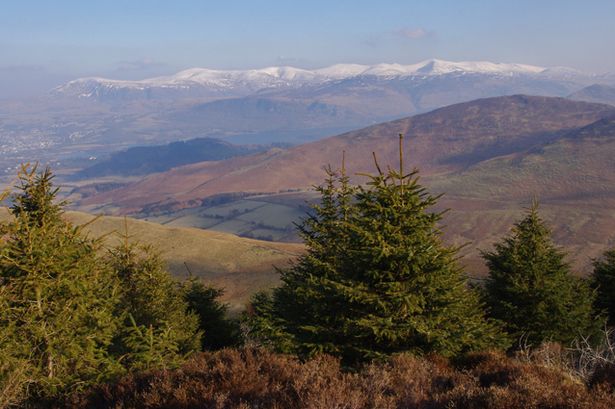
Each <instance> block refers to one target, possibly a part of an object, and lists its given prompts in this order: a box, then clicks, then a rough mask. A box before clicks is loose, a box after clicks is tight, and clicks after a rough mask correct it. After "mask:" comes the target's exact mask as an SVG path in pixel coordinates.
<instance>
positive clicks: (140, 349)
mask: <svg viewBox="0 0 615 409" xmlns="http://www.w3.org/2000/svg"><path fill="white" fill-rule="evenodd" d="M126 230H127V228H126ZM108 263H109V265H110V266H111V267H112V269H113V271H114V272H115V274H116V275H117V277H118V279H119V283H120V292H119V295H120V304H119V307H118V315H119V316H121V318H122V320H123V324H124V325H123V330H122V331H121V334H120V336H119V339H116V342H115V346H114V353H115V354H116V355H118V356H120V357H121V361H122V362H123V364H124V365H125V366H126V367H128V368H137V369H145V368H152V367H169V366H174V365H177V364H179V363H181V361H182V360H183V359H184V358H185V357H186V356H187V355H188V354H190V353H191V352H194V351H197V350H199V349H200V338H201V335H202V334H201V333H200V332H199V331H198V318H197V316H196V315H195V314H194V313H192V312H190V311H188V304H187V302H186V301H185V299H184V294H183V291H182V286H181V285H180V283H178V282H176V281H175V280H174V279H173V278H172V277H171V275H170V274H169V273H168V271H167V270H166V269H165V266H164V262H163V260H162V259H161V257H160V255H159V253H157V252H155V251H154V250H153V249H152V247H151V246H146V245H140V244H137V243H132V242H130V241H129V236H128V232H127V231H126V233H125V234H124V236H123V242H122V244H121V245H119V246H117V247H115V248H113V249H111V250H110V252H109V258H108Z"/></svg>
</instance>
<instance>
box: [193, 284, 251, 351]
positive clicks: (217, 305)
mask: <svg viewBox="0 0 615 409" xmlns="http://www.w3.org/2000/svg"><path fill="white" fill-rule="evenodd" d="M182 287H183V293H184V299H185V300H186V302H187V304H188V310H189V311H190V312H192V313H194V314H195V315H196V316H197V317H198V322H199V330H200V331H201V332H202V333H203V334H204V336H203V337H202V339H201V349H203V350H217V349H222V348H226V347H231V346H238V345H239V344H241V334H240V332H241V331H240V327H239V321H238V320H235V319H231V318H229V317H228V316H227V315H228V305H227V304H224V303H222V302H220V301H219V298H220V297H221V296H222V295H223V294H224V290H222V289H220V288H216V287H212V286H209V285H206V284H205V283H203V282H202V281H201V280H199V279H198V278H195V277H190V278H189V279H188V280H187V281H186V282H185V283H183V285H182Z"/></svg>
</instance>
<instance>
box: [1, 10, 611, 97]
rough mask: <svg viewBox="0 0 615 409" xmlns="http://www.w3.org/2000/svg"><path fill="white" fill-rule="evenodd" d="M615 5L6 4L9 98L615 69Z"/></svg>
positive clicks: (5, 92) (4, 57) (5, 87)
mask: <svg viewBox="0 0 615 409" xmlns="http://www.w3.org/2000/svg"><path fill="white" fill-rule="evenodd" d="M614 21H615V1H614V0H585V1H582V0H577V1H570V0H557V1H556V0H532V1H526V0H509V1H500V0H490V1H487V0H475V1H472V0H463V1H462V0H456V1H452V0H451V1H445V0H441V1H438V0H429V1H427V0H426V1H411V0H398V1H393V0H379V1H375V0H372V1H363V0H354V1H347V0H328V1H322V0H311V1H295V0H285V1H272V0H251V1H247V0H246V1H241V0H227V1H208V0H173V1H170V0H166V1H159V0H148V1H145V0H142V1H136V0H121V1H120V0H104V1H103V0H98V1H95V0H88V1H84V0H80V1H74V0H46V1H43V0H38V1H35V0H0V98H2V97H7V96H19V95H30V94H36V93H40V92H44V91H47V90H48V89H50V88H52V87H53V86H56V85H58V84H61V83H63V82H65V81H67V80H70V79H74V78H77V77H83V76H104V77H109V78H117V79H142V78H147V77H152V76H156V75H165V74H171V73H174V72H177V71H179V70H181V69H185V68H191V67H206V68H218V69H244V68H261V67H265V66H271V65H292V66H296V67H302V68H316V67H323V66H327V65H331V64H335V63H361V64H375V63H381V62H389V63H393V62H395V63H402V64H411V63H416V62H419V61H422V60H425V59H429V58H439V59H444V60H452V61H464V60H489V61H494V62H517V63H525V64H534V65H541V66H567V67H572V68H576V69H580V70H583V71H588V72H594V73H604V72H615V52H613V44H614V43H615V23H614Z"/></svg>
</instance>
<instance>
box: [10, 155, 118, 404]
mask: <svg viewBox="0 0 615 409" xmlns="http://www.w3.org/2000/svg"><path fill="white" fill-rule="evenodd" d="M52 179H53V175H52V174H51V171H50V170H49V169H45V170H44V171H42V172H40V173H38V172H37V168H36V166H35V167H29V166H28V165H24V166H23V167H22V170H21V172H20V174H19V182H20V183H19V185H18V186H17V188H18V190H19V192H18V193H17V194H16V195H15V196H14V197H13V205H12V207H11V208H10V210H11V213H12V215H13V218H12V219H11V221H9V222H8V223H7V224H5V225H3V226H2V227H3V233H4V238H3V241H2V244H1V248H0V355H1V358H2V361H4V362H9V361H11V360H13V361H15V362H21V364H20V365H25V366H26V367H27V368H28V374H27V376H26V378H27V379H28V380H29V383H30V384H29V386H28V388H29V391H30V394H34V395H40V396H51V395H55V394H58V393H62V392H65V391H70V390H74V389H75V388H78V387H82V386H85V385H87V384H89V383H92V382H94V381H97V380H100V379H104V378H105V376H107V375H109V374H110V373H112V372H113V371H114V370H115V369H117V367H116V365H115V364H114V361H113V360H112V359H111V358H110V357H109V355H108V353H107V350H108V346H109V344H110V343H111V341H112V339H113V336H114V334H115V332H116V329H117V324H118V323H117V320H116V319H115V318H114V316H113V313H114V311H115V308H116V305H117V302H118V297H117V295H116V294H117V282H116V281H115V280H114V277H113V275H112V274H111V271H110V270H109V269H108V268H106V267H105V265H104V264H102V263H100V260H99V259H98V257H97V250H98V249H99V245H98V243H97V242H96V241H92V240H90V239H88V238H87V237H86V236H85V235H84V234H83V232H82V231H81V228H79V227H74V226H72V225H71V224H70V223H69V222H67V221H65V220H64V219H63V218H62V206H63V203H57V202H56V195H57V192H58V190H57V189H56V188H54V187H53V183H52Z"/></svg>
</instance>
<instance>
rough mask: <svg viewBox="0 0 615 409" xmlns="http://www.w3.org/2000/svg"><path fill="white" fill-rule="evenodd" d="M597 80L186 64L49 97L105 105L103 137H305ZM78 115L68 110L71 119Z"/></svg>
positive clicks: (550, 74) (476, 69) (506, 72)
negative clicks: (183, 67)
mask: <svg viewBox="0 0 615 409" xmlns="http://www.w3.org/2000/svg"><path fill="white" fill-rule="evenodd" d="M596 83H598V84H604V85H610V84H615V80H614V79H613V77H612V76H609V75H591V74H586V73H582V72H580V71H576V70H573V69H569V68H562V67H554V68H553V67H551V68H548V67H537V66H532V65H524V64H504V63H493V62H486V61H469V62H451V61H443V60H427V61H423V62H420V63H417V64H411V65H401V64H376V65H360V64H337V65H333V66H331V67H326V68H321V69H315V70H306V69H300V68H294V67H269V68H263V69H254V70H229V71H223V70H210V69H204V68H192V69H188V70H185V71H181V72H179V73H177V74H175V75H171V76H166V77H157V78H150V79H144V80H140V81H121V80H111V79H104V78H81V79H77V80H74V81H71V82H69V83H67V84H64V85H61V86H59V87H57V88H56V89H55V90H53V92H52V93H51V96H52V98H54V99H55V100H56V101H57V102H56V104H58V103H59V104H61V103H62V102H61V101H64V100H69V101H70V100H77V101H84V102H87V103H97V104H99V105H102V106H104V107H108V108H107V109H110V110H111V116H110V118H109V119H108V120H106V119H105V120H103V121H102V123H101V125H100V127H101V128H100V129H101V131H98V129H99V128H97V129H96V130H93V131H92V130H91V129H90V128H91V127H90V128H88V132H89V133H90V134H91V135H92V136H91V138H98V137H99V135H101V134H102V133H103V132H104V136H105V137H106V138H107V140H106V141H105V142H106V143H108V142H109V136H110V134H111V135H113V130H114V129H115V128H116V127H117V124H126V126H125V127H123V128H121V129H117V131H115V132H117V133H121V134H122V135H123V137H122V139H121V140H122V141H126V140H127V138H128V139H129V140H131V141H132V142H133V144H135V145H136V144H139V143H143V141H144V139H143V138H144V137H147V141H148V143H152V142H154V143H160V142H170V141H172V139H170V135H176V137H179V138H180V139H188V138H194V137H202V136H206V137H214V138H230V139H229V140H231V141H233V142H236V143H271V142H290V143H302V142H307V141H310V140H315V139H319V138H322V137H325V136H331V135H334V134H337V133H342V132H345V131H348V130H352V129H357V128H361V127H365V126H368V125H373V124H376V123H379V122H384V121H389V120H392V119H396V118H401V117H406V116H408V115H412V114H416V113H422V112H427V111H430V110H433V109H436V108H440V107H443V106H447V105H451V104H455V103H459V102H465V101H470V100H474V99H478V98H488V97H495V96H503V95H513V94H527V95H544V96H559V97H566V96H568V95H570V94H574V93H576V92H578V91H579V90H581V89H583V88H584V87H587V86H589V85H592V84H596ZM118 117H119V118H118ZM144 117H146V118H147V120H143V118H144ZM84 119H85V118H84V117H83V116H81V117H79V118H78V119H77V120H76V121H75V120H74V119H73V118H72V117H71V118H70V122H71V123H75V122H77V123H80V122H81V121H83V120H84ZM100 122H101V119H100V118H96V123H100ZM102 129H104V131H103V130H102ZM130 135H133V136H132V139H131V136H130ZM101 136H102V135H101ZM89 138H90V137H89ZM95 142H100V140H95Z"/></svg>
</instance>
